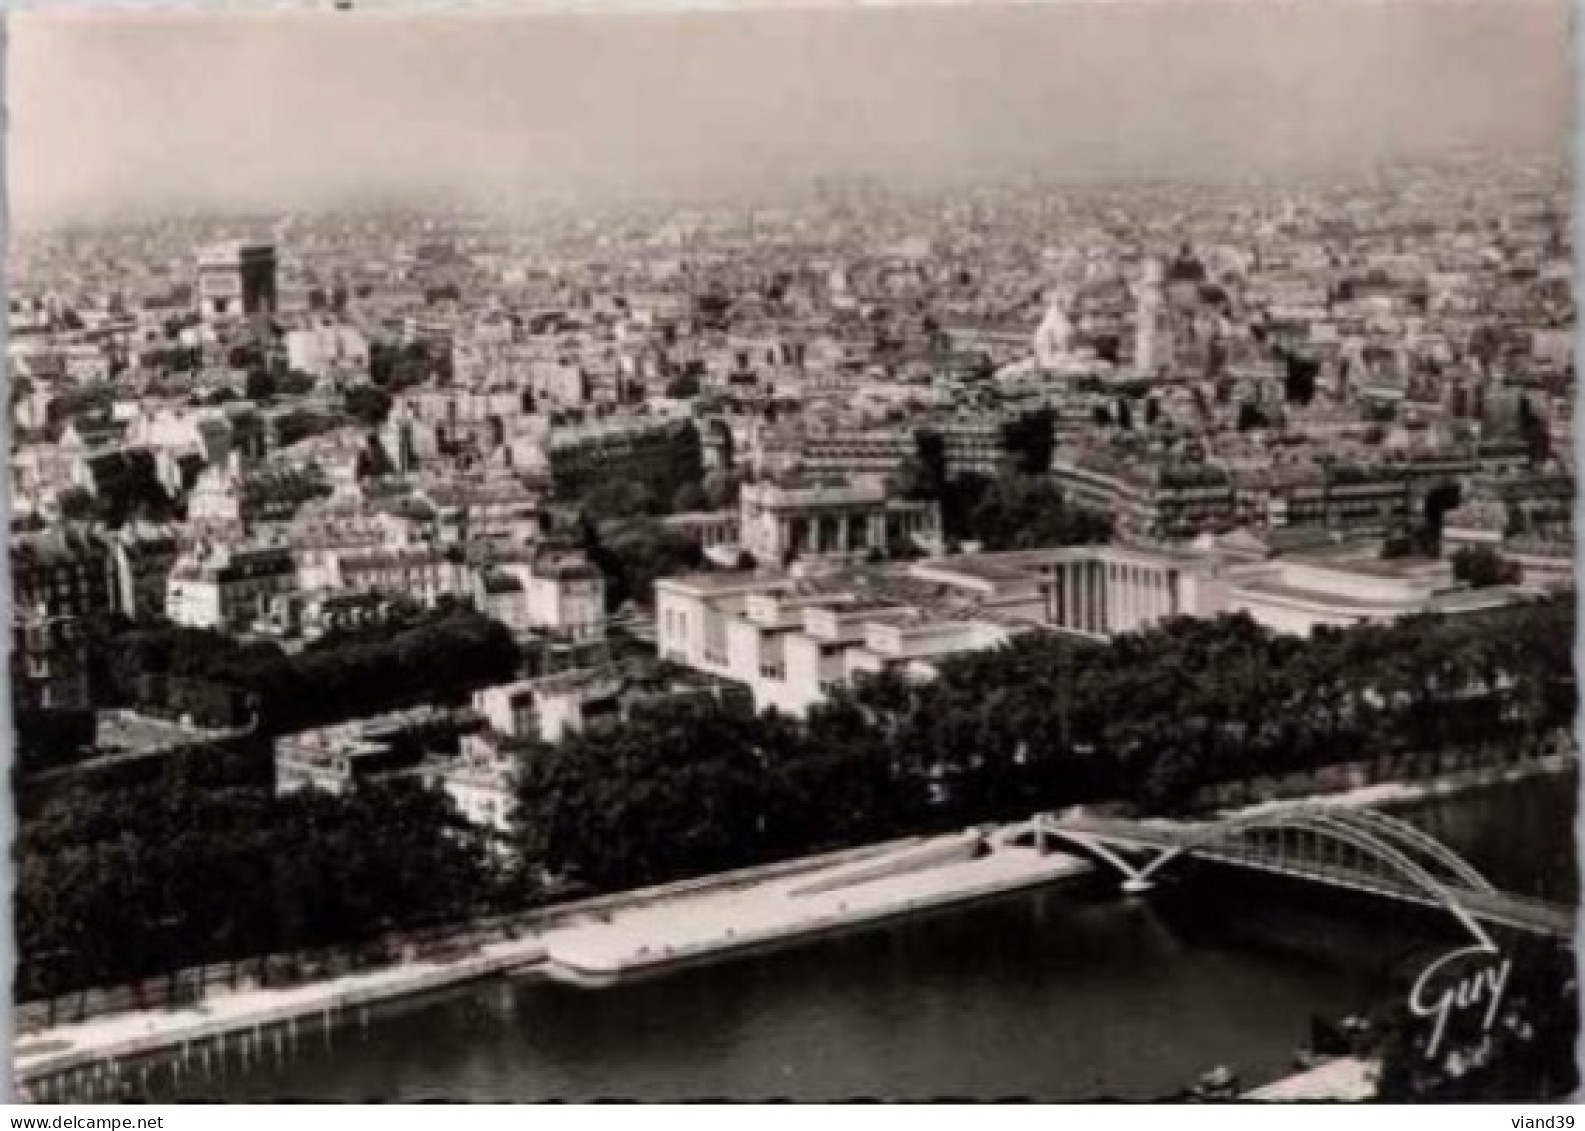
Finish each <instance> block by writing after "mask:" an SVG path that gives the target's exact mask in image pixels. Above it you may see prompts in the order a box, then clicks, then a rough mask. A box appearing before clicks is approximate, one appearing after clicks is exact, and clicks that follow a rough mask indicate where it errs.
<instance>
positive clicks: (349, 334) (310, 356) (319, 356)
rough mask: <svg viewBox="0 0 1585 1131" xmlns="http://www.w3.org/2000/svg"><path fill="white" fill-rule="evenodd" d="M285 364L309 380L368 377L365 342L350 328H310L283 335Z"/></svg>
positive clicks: (360, 335)
mask: <svg viewBox="0 0 1585 1131" xmlns="http://www.w3.org/2000/svg"><path fill="white" fill-rule="evenodd" d="M286 363H287V364H288V365H289V366H291V367H292V368H293V369H295V370H297V371H298V372H299V373H307V374H309V375H310V376H312V377H331V376H337V377H343V378H346V379H349V380H350V379H353V378H359V377H367V376H368V375H369V342H368V339H367V338H365V337H364V336H363V334H362V333H361V332H359V331H358V330H356V329H354V328H353V327H351V326H314V327H311V328H310V329H307V330H292V331H290V332H289V333H288V334H287V335H286Z"/></svg>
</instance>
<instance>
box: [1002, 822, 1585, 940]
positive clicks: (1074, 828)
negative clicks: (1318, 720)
mask: <svg viewBox="0 0 1585 1131" xmlns="http://www.w3.org/2000/svg"><path fill="white" fill-rule="evenodd" d="M1003 837H1004V838H1006V839H1016V840H1023V839H1031V838H1032V839H1033V840H1034V841H1035V843H1037V844H1038V845H1040V846H1042V847H1046V846H1050V845H1052V844H1053V843H1055V844H1061V845H1065V846H1067V847H1070V848H1077V849H1079V850H1080V851H1081V852H1083V853H1084V854H1086V855H1088V856H1092V857H1095V858H1098V859H1100V860H1102V861H1104V862H1105V863H1107V864H1109V865H1111V866H1112V867H1113V868H1115V869H1117V870H1118V871H1119V872H1121V873H1122V875H1123V889H1124V890H1125V891H1134V892H1138V891H1148V890H1149V889H1150V887H1151V885H1152V882H1153V880H1154V877H1155V876H1156V873H1158V872H1159V871H1161V869H1162V868H1164V867H1166V866H1167V865H1169V864H1171V863H1172V862H1173V861H1174V860H1177V859H1179V858H1182V857H1189V856H1192V857H1199V858H1201V859H1205V860H1210V861H1214V862H1216V863H1219V864H1229V865H1233V866H1236V867H1243V868H1250V869H1254V870H1257V871H1262V872H1273V873H1277V874H1280V875H1287V876H1294V877H1298V878H1300V879H1306V880H1311V881H1314V882H1317V883H1323V884H1329V885H1332V886H1334V887H1341V888H1349V889H1352V890H1354V891H1362V892H1368V893H1371V894H1374V895H1380V896H1385V897H1388V898H1391V899H1398V900H1403V901H1405V902H1408V903H1418V904H1423V905H1425V906H1429V907H1440V908H1443V909H1444V910H1446V911H1447V912H1448V913H1449V914H1450V915H1452V916H1453V917H1454V918H1455V919H1457V920H1458V922H1459V923H1460V924H1462V925H1463V927H1464V928H1465V929H1466V930H1467V931H1469V933H1470V934H1471V935H1472V936H1473V937H1474V938H1475V940H1476V941H1477V942H1479V943H1481V944H1482V945H1484V946H1486V947H1488V948H1490V947H1491V946H1492V942H1491V937H1490V936H1489V935H1488V933H1487V927H1488V926H1489V925H1491V924H1499V925H1501V926H1504V927H1509V928H1513V929H1516V930H1520V931H1526V932H1529V933H1531V934H1541V935H1551V936H1555V937H1559V938H1567V937H1571V936H1572V935H1573V933H1574V919H1575V912H1574V910H1573V908H1568V907H1560V906H1558V905H1556V904H1552V903H1546V902H1544V901H1541V900H1537V899H1531V898H1528V897H1526V896H1520V895H1514V894H1512V893H1511V892H1504V891H1499V890H1497V888H1495V887H1494V886H1493V885H1492V884H1491V883H1490V881H1488V880H1487V879H1486V878H1485V877H1484V876H1482V875H1481V874H1480V873H1479V872H1478V871H1476V870H1475V868H1473V867H1472V866H1471V865H1470V864H1469V863H1468V862H1467V861H1465V860H1464V859H1463V858H1462V857H1460V856H1459V855H1458V854H1457V853H1455V852H1453V851H1452V850H1451V849H1450V848H1448V847H1447V846H1446V845H1444V844H1442V843H1441V842H1440V841H1438V840H1436V839H1435V838H1433V837H1431V836H1430V835H1428V834H1427V833H1425V832H1424V831H1423V830H1421V829H1418V828H1416V827H1415V826H1413V825H1411V824H1409V823H1408V822H1406V821H1403V820H1400V819H1398V818H1397V817H1392V816H1389V815H1388V814H1386V813H1382V812H1379V811H1377V810H1374V809H1355V808H1344V807H1341V806H1331V805H1313V804H1311V805H1290V806H1283V807H1281V808H1276V809H1270V810H1265V811H1262V812H1257V813H1252V814H1247V815H1244V816H1238V817H1230V818H1227V819H1225V820H1221V821H1204V822H1186V821H1131V820H1121V819H1111V818H1100V817H1086V816H1061V817H1058V816H1054V815H1049V814H1043V815H1040V816H1037V817H1034V818H1032V819H1031V820H1029V821H1027V822H1024V823H1023V824H1020V825H1015V826H1013V827H1011V828H1009V829H1007V830H1005V831H1004V833H1003Z"/></svg>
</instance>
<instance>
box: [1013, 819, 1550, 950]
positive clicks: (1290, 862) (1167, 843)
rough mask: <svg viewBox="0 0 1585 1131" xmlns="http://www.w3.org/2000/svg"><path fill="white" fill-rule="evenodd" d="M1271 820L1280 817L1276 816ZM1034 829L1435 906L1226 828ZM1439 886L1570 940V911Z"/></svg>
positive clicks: (1373, 875) (1409, 889)
mask: <svg viewBox="0 0 1585 1131" xmlns="http://www.w3.org/2000/svg"><path fill="white" fill-rule="evenodd" d="M1277 816H1278V817H1279V818H1280V814H1277ZM1377 819H1379V818H1377ZM1041 827H1043V828H1046V829H1048V830H1050V831H1054V832H1061V833H1069V834H1073V835H1075V836H1076V837H1078V838H1082V839H1086V840H1091V841H1095V842H1099V843H1101V844H1104V845H1105V846H1106V847H1107V848H1108V849H1110V850H1112V851H1114V852H1130V851H1133V852H1138V851H1149V852H1154V853H1157V854H1159V853H1162V852H1175V853H1182V854H1184V855H1187V856H1194V857H1199V858H1202V859H1207V860H1211V861H1214V862H1216V863H1219V864H1227V865H1231V866H1234V867H1245V868H1251V869H1254V870H1258V871H1265V872H1276V873H1280V874H1283V875H1289V876H1294V877H1297V878H1300V879H1308V880H1313V881H1316V882H1319V883H1325V884H1330V885H1333V886H1337V887H1346V888H1351V889H1353V890H1357V891H1364V892H1369V893H1373V894H1377V895H1382V896H1386V897H1388V898H1397V899H1402V900H1405V901H1408V902H1414V903H1422V904H1428V905H1434V904H1436V903H1438V902H1439V901H1438V900H1437V899H1436V898H1434V897H1433V896H1432V895H1431V893H1429V892H1427V891H1424V890H1421V889H1420V888H1418V887H1416V886H1415V885H1413V884H1411V883H1409V882H1408V881H1407V880H1405V879H1402V878H1399V877H1395V876H1391V875H1384V874H1381V873H1377V872H1367V871H1362V870H1359V869H1356V868H1350V867H1347V866H1344V865H1343V864H1341V863H1337V862H1333V861H1327V860H1318V859H1313V858H1295V857H1292V856H1287V855H1282V854H1279V853H1276V852H1271V851H1268V850H1263V849H1260V848H1255V847H1252V846H1251V845H1250V844H1248V843H1247V842H1240V841H1239V840H1238V839H1237V838H1236V837H1230V838H1229V839H1224V840H1219V839H1217V836H1218V834H1219V833H1221V832H1224V831H1227V832H1230V833H1231V832H1234V831H1236V830H1237V829H1238V826H1235V825H1233V824H1232V823H1206V822H1195V823H1190V822H1168V821H1129V820H1122V819H1115V818H1100V817H1064V818H1062V819H1060V820H1056V819H1051V818H1048V819H1046V820H1045V821H1044V822H1043V824H1042V825H1041ZM1249 827H1251V828H1256V829H1260V828H1262V827H1261V826H1249ZM1275 827H1277V826H1276V825H1273V826H1271V828H1275ZM1265 831H1270V830H1269V829H1267V830H1265ZM1439 886H1440V888H1441V891H1442V893H1443V894H1445V895H1446V896H1448V897H1450V898H1452V899H1453V900H1456V901H1457V903H1458V904H1459V905H1461V906H1462V907H1463V908H1464V909H1465V910H1466V911H1467V912H1468V913H1469V914H1470V915H1472V916H1474V917H1475V918H1477V919H1480V920H1482V921H1484V922H1488V923H1496V924H1501V925H1503V926H1507V927H1512V928H1516V929H1519V930H1523V931H1528V932H1532V933H1536V934H1544V935H1552V936H1555V937H1559V938H1572V937H1573V935H1574V932H1575V925H1576V918H1577V912H1576V910H1575V908H1573V907H1567V906H1562V905H1559V904H1556V903H1550V902H1547V901H1545V900H1540V899H1535V898H1533V897H1530V896H1524V895H1518V894H1515V893H1513V892H1504V891H1482V890H1477V889H1474V888H1471V887H1469V886H1468V885H1467V884H1464V883H1457V882H1454V883H1448V882H1441V883H1440V885H1439Z"/></svg>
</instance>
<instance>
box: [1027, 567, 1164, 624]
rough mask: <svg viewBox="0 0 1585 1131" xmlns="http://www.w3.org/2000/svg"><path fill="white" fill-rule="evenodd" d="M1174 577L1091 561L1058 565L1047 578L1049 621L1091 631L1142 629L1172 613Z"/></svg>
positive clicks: (1154, 570)
mask: <svg viewBox="0 0 1585 1131" xmlns="http://www.w3.org/2000/svg"><path fill="white" fill-rule="evenodd" d="M1177 576H1178V575H1177V572H1176V571H1173V570H1157V569H1152V568H1151V567H1149V566H1138V565H1129V564H1125V563H1116V562H1106V561H1098V560H1095V559H1080V560H1078V561H1071V562H1062V563H1059V564H1058V565H1057V566H1056V567H1055V570H1054V572H1053V574H1052V579H1051V590H1050V598H1049V616H1050V620H1051V622H1052V624H1053V625H1055V626H1057V627H1059V628H1069V629H1074V630H1076V631H1079V632H1087V633H1093V634H1095V635H1105V634H1107V633H1110V632H1131V631H1134V630H1136V629H1140V628H1143V627H1145V626H1147V625H1150V624H1154V623H1156V622H1158V621H1161V620H1165V619H1166V618H1168V617H1172V616H1176V615H1177V614H1178V612H1179V606H1178V591H1177Z"/></svg>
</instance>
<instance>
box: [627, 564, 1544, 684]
mask: <svg viewBox="0 0 1585 1131" xmlns="http://www.w3.org/2000/svg"><path fill="white" fill-rule="evenodd" d="M655 594H656V617H657V623H656V632H657V644H658V647H659V650H660V655H661V657H662V658H663V659H666V660H670V661H672V662H675V663H679V664H683V665H686V666H687V667H690V668H693V669H695V670H698V671H701V672H705V673H708V674H711V675H715V676H720V677H723V678H726V679H731V680H734V681H737V682H739V683H741V684H744V685H746V686H747V687H748V688H749V689H750V690H751V691H752V693H753V695H754V701H755V705H756V706H757V707H758V708H760V709H764V708H769V707H774V708H776V709H778V710H782V711H786V712H788V713H791V714H803V713H805V712H806V711H808V709H809V708H810V707H811V706H813V705H814V704H816V703H819V702H820V701H821V700H822V699H823V698H825V696H826V695H827V694H828V693H829V692H830V691H831V690H832V689H833V688H835V687H837V686H839V685H841V684H843V683H846V682H848V681H850V680H851V679H852V678H853V677H854V676H856V675H857V674H859V673H861V672H871V673H874V672H880V671H884V670H888V669H890V670H896V671H900V672H902V673H903V674H904V675H907V676H910V677H914V678H921V679H928V678H930V676H931V675H932V674H933V673H934V670H935V665H936V664H938V663H939V662H940V661H942V660H945V659H948V658H950V657H951V656H954V655H957V654H960V653H964V652H972V651H975V650H978V649H982V648H991V647H996V646H998V645H1001V644H1004V643H1006V642H1008V641H1009V640H1011V639H1012V638H1013V637H1015V636H1016V635H1018V634H1019V633H1022V632H1029V631H1050V632H1061V633H1065V634H1069V635H1073V636H1079V637H1084V638H1088V639H1092V640H1104V639H1109V638H1111V637H1114V636H1117V635H1120V634H1125V633H1130V632H1140V631H1145V630H1148V629H1151V628H1154V627H1156V626H1158V625H1160V624H1161V623H1162V622H1164V621H1167V620H1170V619H1172V618H1175V617H1214V616H1218V615H1221V614H1224V613H1245V614H1247V615H1249V616H1250V617H1252V618H1253V619H1254V620H1255V621H1256V622H1257V623H1259V624H1262V625H1264V626H1266V627H1267V628H1270V629H1271V630H1273V631H1276V632H1283V633H1292V634H1298V635H1308V634H1310V633H1311V632H1313V631H1314V630H1315V629H1316V628H1318V627H1321V626H1339V627H1343V626H1350V625H1357V624H1362V623H1367V622H1370V623H1386V622H1390V621H1392V620H1396V619H1398V618H1399V617H1403V616H1409V615H1412V614H1417V613H1425V612H1438V613H1449V614H1453V613H1463V612H1473V611H1478V610H1482V609H1490V608H1494V607H1498V606H1500V605H1502V604H1505V603H1507V602H1509V601H1511V600H1513V599H1514V593H1513V591H1512V590H1507V589H1485V590H1470V589H1465V588H1460V587H1458V586H1456V585H1455V584H1454V583H1453V581H1452V578H1451V575H1450V574H1449V573H1448V571H1447V567H1446V566H1445V565H1438V564H1436V563H1431V564H1429V565H1415V566H1400V565H1398V564H1397V563H1391V562H1381V561H1379V559H1376V558H1373V557H1366V556H1364V555H1363V554H1362V553H1347V552H1333V553H1330V554H1315V555H1310V556H1303V557H1300V556H1295V557H1293V558H1282V559H1274V560H1256V561H1249V560H1248V559H1247V557H1244V558H1243V559H1242V560H1240V555H1236V554H1232V553H1224V552H1222V551H1221V550H1220V549H1218V548H1216V547H1208V548H1206V549H1203V550H1188V549H1137V548H1125V547H1120V546H1074V547H1063V548H1056V549H1045V550H1020V551H1012V552H1007V553H989V554H964V555H959V556H953V557H941V558H930V559H925V560H922V561H917V562H913V563H909V564H893V565H881V566H863V567H849V568H842V569H830V570H827V571H825V572H823V573H817V572H810V571H805V572H799V571H794V572H781V571H761V572H738V573H708V574H699V575H695V576H690V577H673V578H666V579H664V580H661V581H659V582H657V583H656V586H655Z"/></svg>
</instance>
